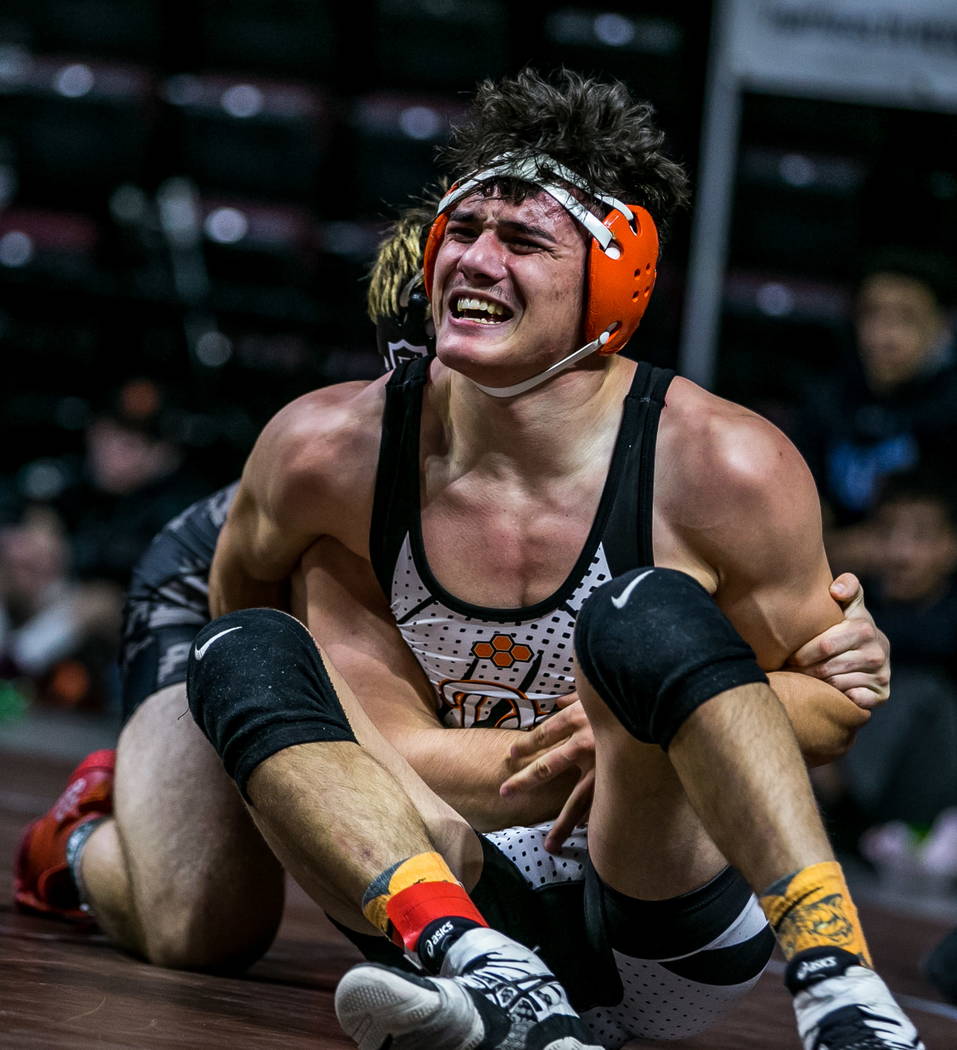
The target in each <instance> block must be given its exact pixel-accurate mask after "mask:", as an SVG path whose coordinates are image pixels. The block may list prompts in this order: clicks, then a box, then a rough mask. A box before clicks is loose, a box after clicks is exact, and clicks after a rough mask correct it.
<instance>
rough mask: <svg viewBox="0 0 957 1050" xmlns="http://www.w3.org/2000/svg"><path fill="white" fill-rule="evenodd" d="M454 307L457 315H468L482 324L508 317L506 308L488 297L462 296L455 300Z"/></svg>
mask: <svg viewBox="0 0 957 1050" xmlns="http://www.w3.org/2000/svg"><path fill="white" fill-rule="evenodd" d="M454 307H455V315H456V316H457V317H468V318H469V320H471V321H478V322H479V323H480V324H498V323H500V321H502V320H504V319H505V318H506V310H505V308H504V307H503V306H500V305H499V304H498V303H492V302H489V301H488V300H487V299H471V298H467V297H466V296H461V297H460V298H458V299H456V300H455V303H454ZM509 314H510V311H509Z"/></svg>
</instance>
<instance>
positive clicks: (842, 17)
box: [726, 0, 957, 110]
mask: <svg viewBox="0 0 957 1050" xmlns="http://www.w3.org/2000/svg"><path fill="white" fill-rule="evenodd" d="M726 2H728V3H730V4H731V5H732V9H731V16H732V17H731V32H730V34H729V38H728V40H727V42H726V44H727V48H728V53H729V55H730V71H731V72H732V73H733V74H734V75H736V76H737V77H740V78H741V81H742V84H743V86H744V87H746V88H752V89H755V90H758V91H766V92H774V93H777V94H791V95H794V94H797V95H813V96H815V97H825V98H832V99H839V100H844V101H849V102H870V103H874V104H877V105H888V106H908V107H913V108H917V109H942V110H957V0H726Z"/></svg>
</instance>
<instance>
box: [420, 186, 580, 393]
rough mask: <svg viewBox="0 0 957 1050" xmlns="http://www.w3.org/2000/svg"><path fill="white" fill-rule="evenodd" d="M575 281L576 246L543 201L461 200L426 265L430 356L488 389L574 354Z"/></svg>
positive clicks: (565, 222) (571, 229)
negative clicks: (430, 270)
mask: <svg viewBox="0 0 957 1050" xmlns="http://www.w3.org/2000/svg"><path fill="white" fill-rule="evenodd" d="M584 276H585V238H584V236H583V235H582V232H581V230H580V228H579V226H578V223H577V222H576V221H575V220H574V219H573V218H572V217H571V216H570V215H569V214H568V213H567V212H566V211H565V209H564V208H563V207H562V206H561V205H560V204H558V203H557V202H556V201H555V200H554V199H553V198H551V197H550V196H549V195H548V194H547V193H545V192H544V191H540V192H538V193H536V194H534V195H532V196H529V197H527V198H526V199H525V200H524V201H522V202H521V203H515V202H513V201H509V200H507V199H504V198H502V197H500V196H484V195H482V194H481V193H476V194H473V195H472V196H470V197H466V198H465V199H464V200H462V201H460V202H459V204H458V205H457V206H456V207H455V208H454V209H453V210H452V212H451V213H450V215H449V220H448V226H447V228H446V232H445V237H444V239H443V241H442V244H441V245H440V247H439V250H438V254H437V256H436V264H435V280H434V285H433V289H432V312H433V318H434V321H435V331H436V352H437V356H438V357H439V359H440V360H441V361H442V362H443V363H444V364H446V365H448V366H449V367H450V368H453V369H455V370H456V371H460V372H462V373H463V374H465V375H467V376H468V377H469V378H470V379H473V380H474V381H475V382H479V383H484V384H486V385H489V386H508V385H511V384H512V383H515V382H519V381H520V380H522V379H526V378H528V377H529V376H532V375H536V374H537V373H538V372H540V371H542V370H543V369H544V368H547V367H548V365H550V364H552V363H553V362H554V361H557V360H559V359H560V358H562V357H564V356H565V355H566V354H569V353H571V352H572V351H573V350H575V349H577V347H578V346H579V345H580V340H581V332H582V306H583V294H584V291H583V290H584Z"/></svg>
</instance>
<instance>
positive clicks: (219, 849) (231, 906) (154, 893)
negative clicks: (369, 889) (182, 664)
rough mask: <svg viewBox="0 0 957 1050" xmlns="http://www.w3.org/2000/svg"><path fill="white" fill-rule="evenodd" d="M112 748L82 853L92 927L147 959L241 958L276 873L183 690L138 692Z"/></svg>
mask: <svg viewBox="0 0 957 1050" xmlns="http://www.w3.org/2000/svg"><path fill="white" fill-rule="evenodd" d="M117 752H118V753H117V768H116V788H115V819H114V820H111V821H106V822H104V823H103V824H102V825H100V827H98V828H97V830H96V831H95V832H94V833H93V835H92V836H91V837H90V839H89V841H88V842H87V845H86V848H85V849H84V852H83V860H82V877H83V882H84V886H85V889H86V892H87V895H88V898H89V901H90V903H91V905H92V906H93V909H94V911H95V913H96V916H97V920H98V921H99V923H100V925H101V926H102V927H103V929H104V930H105V932H106V933H107V935H108V936H110V938H111V939H112V940H114V941H115V942H116V943H117V944H118V945H119V946H121V947H124V948H126V949H127V950H129V951H132V952H134V953H135V954H137V955H140V956H142V957H144V958H146V959H148V960H149V961H150V962H154V963H157V964H159V965H163V966H176V967H186V968H206V967H216V966H230V967H236V966H242V965H248V964H249V963H250V962H252V961H253V960H254V959H255V958H257V957H258V956H259V955H261V954H262V953H263V952H264V951H265V950H266V948H268V946H269V944H270V943H271V941H272V939H273V937H274V935H275V931H276V928H277V927H278V924H279V920H280V918H281V916H282V905H283V873H282V869H281V867H280V866H279V864H278V863H277V861H276V859H275V857H274V856H273V855H272V853H271V851H270V850H269V848H268V847H267V846H266V844H265V842H264V841H263V839H262V837H261V835H260V834H259V832H258V831H257V830H256V827H255V825H254V824H253V822H252V821H251V820H250V819H249V816H248V814H247V813H246V810H245V807H244V806H243V803H242V799H241V798H240V796H239V793H238V792H237V790H236V787H235V785H234V784H233V783H232V782H231V781H230V780H229V778H228V777H227V776H226V774H225V773H224V772H223V769H222V765H221V763H220V760H219V757H218V755H216V753H215V752H214V751H213V749H212V748H211V747H210V745H209V744H208V742H207V741H206V740H205V738H204V737H203V735H202V733H200V731H199V729H198V728H197V727H196V725H195V724H194V722H193V720H192V718H191V717H190V715H189V711H188V708H187V705H186V690H185V686H183V685H176V686H170V687H169V688H167V689H164V690H162V691H160V692H158V693H155V694H154V695H153V696H151V697H149V698H148V699H147V700H146V701H145V702H144V703H143V704H142V705H141V707H140V708H139V709H138V710H137V712H136V713H135V714H134V715H133V717H132V718H131V719H130V721H129V723H128V724H127V725H126V727H125V728H124V730H123V732H122V734H121V736H120V740H119V744H118V748H117ZM252 901H254V902H255V907H251V906H250V902H252Z"/></svg>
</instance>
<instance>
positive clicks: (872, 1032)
mask: <svg viewBox="0 0 957 1050" xmlns="http://www.w3.org/2000/svg"><path fill="white" fill-rule="evenodd" d="M784 983H785V984H786V985H787V986H788V989H789V990H790V991H791V993H792V994H793V995H794V1013H795V1015H796V1017H797V1024H798V1033H799V1035H800V1036H801V1042H802V1043H803V1045H804V1050H926V1048H925V1047H924V1044H923V1043H922V1042H921V1040H920V1036H919V1035H918V1034H917V1029H916V1028H914V1026H913V1025H912V1024H911V1023H910V1021H909V1020H908V1019H907V1017H905V1016H904V1013H903V1011H902V1010H901V1008H900V1007H899V1006H898V1005H897V1003H896V1002H895V1001H894V997H893V996H892V995H891V993H890V991H889V990H888V987H887V985H886V984H884V982H883V981H882V980H881V979H880V977H878V976H877V974H876V973H875V972H874V971H873V970H871V969H869V968H868V967H866V966H861V964H860V962H859V961H858V959H857V956H856V955H852V954H851V953H850V952H846V951H843V950H842V949H840V948H809V949H807V950H806V951H803V952H799V953H798V954H797V955H796V956H795V957H794V958H793V959H792V960H791V961H790V962H789V963H788V967H787V970H786V972H785V976H784Z"/></svg>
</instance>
